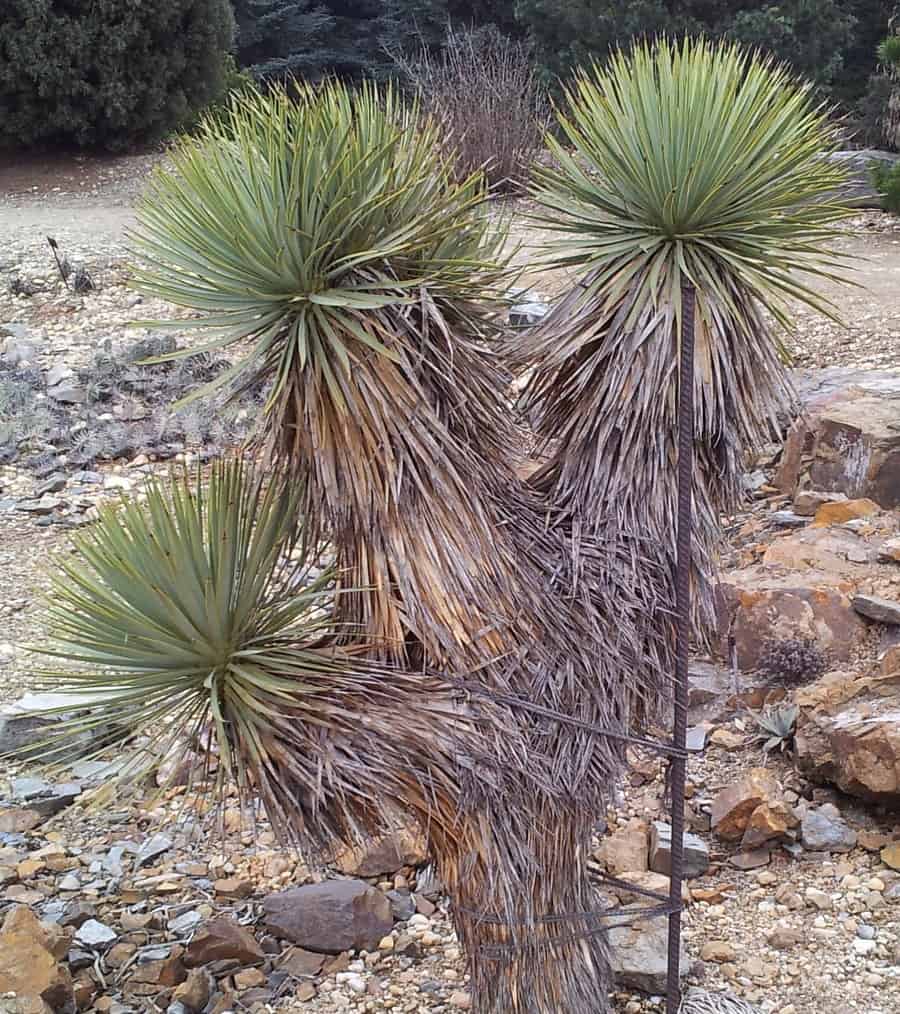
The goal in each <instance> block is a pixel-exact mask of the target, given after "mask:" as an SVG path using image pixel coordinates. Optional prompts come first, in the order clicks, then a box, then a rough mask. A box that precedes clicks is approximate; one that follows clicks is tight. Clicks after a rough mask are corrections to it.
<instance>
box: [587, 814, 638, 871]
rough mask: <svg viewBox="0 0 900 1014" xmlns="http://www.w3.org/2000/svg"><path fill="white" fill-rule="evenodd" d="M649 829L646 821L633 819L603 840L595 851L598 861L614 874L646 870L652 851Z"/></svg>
mask: <svg viewBox="0 0 900 1014" xmlns="http://www.w3.org/2000/svg"><path fill="white" fill-rule="evenodd" d="M648 830H649V829H648V827H647V824H646V822H645V821H643V820H634V821H631V822H630V823H629V824H628V825H626V827H624V828H620V829H619V830H618V831H616V832H615V833H614V834H611V835H609V836H608V837H607V838H605V839H604V840H603V841H602V843H601V844H600V847H599V848H598V849H597V851H596V853H595V857H596V859H597V861H598V862H600V863H603V864H604V865H605V866H606V868H607V870H608V871H609V872H610V873H612V874H613V875H614V876H619V875H621V874H623V873H639V872H642V871H643V870H646V869H647V862H648V859H649V853H650V843H649V838H648Z"/></svg>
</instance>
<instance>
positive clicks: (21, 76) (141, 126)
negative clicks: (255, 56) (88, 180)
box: [0, 0, 234, 150]
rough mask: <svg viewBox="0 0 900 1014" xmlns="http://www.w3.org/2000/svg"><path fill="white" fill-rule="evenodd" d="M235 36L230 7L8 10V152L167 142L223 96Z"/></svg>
mask: <svg viewBox="0 0 900 1014" xmlns="http://www.w3.org/2000/svg"><path fill="white" fill-rule="evenodd" d="M233 30H234V22H233V19H232V14H231V9H230V4H229V3H228V0H153V2H152V3H149V2H145V3H135V2H134V0H92V2H91V3H89V4H88V3H83V2H81V0H4V2H3V4H2V5H0V109H2V116H0V147H27V146H31V145H35V144H42V143H63V144H76V145H80V146H101V147H106V148H109V149H113V150H115V149H123V148H127V147H129V146H132V145H135V144H141V143H146V142H148V141H153V140H155V139H157V138H159V137H161V136H163V135H165V134H166V133H168V132H169V131H171V130H173V129H174V128H177V127H179V126H181V125H182V124H184V123H187V122H188V121H189V120H190V119H191V117H192V116H193V115H194V114H196V111H197V110H198V109H201V108H202V107H204V106H206V105H207V104H208V103H210V102H211V101H213V100H215V99H216V98H217V97H218V96H219V94H220V93H221V91H222V89H223V85H224V76H225V66H226V56H227V52H228V49H229V47H230V46H231V42H232V35H233Z"/></svg>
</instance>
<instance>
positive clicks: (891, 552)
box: [878, 538, 900, 563]
mask: <svg viewBox="0 0 900 1014" xmlns="http://www.w3.org/2000/svg"><path fill="white" fill-rule="evenodd" d="M878 559H879V560H880V561H881V562H882V563H900V539H898V538H894V539H888V540H887V541H886V542H884V543H883V544H882V545H881V548H880V549H879V550H878Z"/></svg>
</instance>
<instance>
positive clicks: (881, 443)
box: [775, 370, 900, 508]
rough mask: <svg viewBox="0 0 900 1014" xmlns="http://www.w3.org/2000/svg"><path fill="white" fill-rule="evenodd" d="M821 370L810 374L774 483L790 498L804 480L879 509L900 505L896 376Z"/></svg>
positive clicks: (899, 397)
mask: <svg viewBox="0 0 900 1014" xmlns="http://www.w3.org/2000/svg"><path fill="white" fill-rule="evenodd" d="M826 373H828V375H827V376H826ZM820 374H821V375H820V377H819V378H818V379H817V380H816V379H813V378H808V379H809V380H810V386H809V389H808V390H807V391H805V392H804V402H805V404H804V411H803V413H802V414H801V415H800V416H799V418H798V419H797V420H796V421H795V422H794V424H793V425H792V426H791V428H790V429H789V431H788V436H787V440H786V441H785V445H784V451H783V454H782V459H781V464H780V466H779V468H778V471H777V472H776V475H775V485H776V486H777V487H778V488H779V489H780V490H781V491H782V492H784V493H787V494H788V495H790V496H794V494H795V493H796V492H797V489H798V487H799V486H800V485H801V483H802V484H804V485H806V484H808V485H810V486H812V488H814V489H820V490H831V491H834V492H841V493H846V494H847V496H849V497H856V498H869V499H871V500H874V501H875V502H876V503H877V504H879V505H880V506H881V507H886V508H893V507H896V506H898V505H900V432H898V430H897V425H896V424H897V419H898V418H900V379H898V377H897V375H896V374H893V373H887V372H884V371H882V372H875V371H862V370H858V371H846V370H845V371H843V373H841V371H839V370H835V371H830V372H829V371H820Z"/></svg>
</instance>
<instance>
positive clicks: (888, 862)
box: [880, 842, 900, 870]
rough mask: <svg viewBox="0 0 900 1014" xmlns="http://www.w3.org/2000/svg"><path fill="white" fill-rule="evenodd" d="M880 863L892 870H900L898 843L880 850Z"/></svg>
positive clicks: (899, 846)
mask: <svg viewBox="0 0 900 1014" xmlns="http://www.w3.org/2000/svg"><path fill="white" fill-rule="evenodd" d="M880 856H881V861H882V862H883V863H884V865H885V866H889V867H890V868H891V869H892V870H900V842H896V843H895V844H893V845H887V846H885V848H883V849H882V850H881V853H880Z"/></svg>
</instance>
